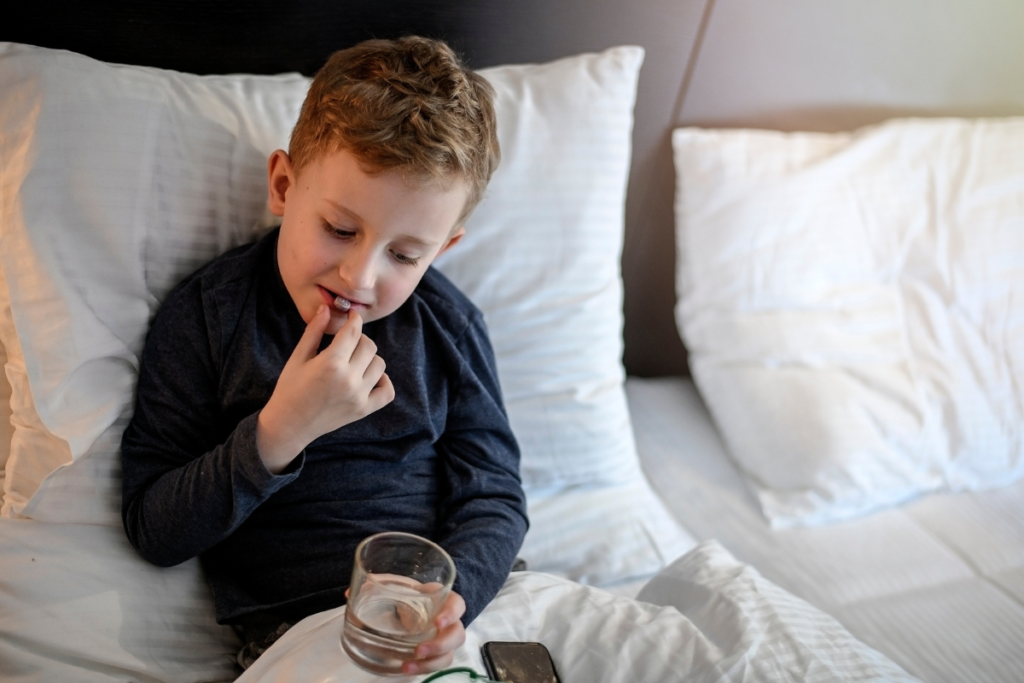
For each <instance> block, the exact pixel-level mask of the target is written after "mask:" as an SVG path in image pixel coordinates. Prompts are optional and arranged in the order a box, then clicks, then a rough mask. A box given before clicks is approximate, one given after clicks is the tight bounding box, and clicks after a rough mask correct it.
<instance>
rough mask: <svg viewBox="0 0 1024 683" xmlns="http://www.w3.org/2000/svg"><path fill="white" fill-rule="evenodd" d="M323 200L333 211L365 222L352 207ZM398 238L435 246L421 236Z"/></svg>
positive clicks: (423, 245)
mask: <svg viewBox="0 0 1024 683" xmlns="http://www.w3.org/2000/svg"><path fill="white" fill-rule="evenodd" d="M324 201H325V202H327V203H328V204H330V205H331V206H332V207H334V210H335V211H338V212H339V213H343V214H345V215H346V216H348V217H349V218H351V219H353V220H354V221H356V222H357V223H360V224H362V223H365V222H366V221H364V220H363V217H362V216H360V215H359V214H358V213H356V212H355V211H353V210H352V209H349V208H348V207H345V206H342V205H341V204H339V203H338V202H336V201H334V200H333V199H325V200H324ZM398 239H399V240H400V241H403V242H412V243H414V244H418V245H420V246H422V247H426V248H430V247H434V246H436V243H435V242H428V241H427V240H425V239H423V238H421V237H417V236H415V235H399V237H398Z"/></svg>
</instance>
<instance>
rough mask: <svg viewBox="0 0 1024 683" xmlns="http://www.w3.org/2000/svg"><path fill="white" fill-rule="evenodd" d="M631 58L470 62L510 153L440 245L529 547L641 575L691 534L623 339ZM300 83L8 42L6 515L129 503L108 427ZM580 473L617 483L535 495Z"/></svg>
mask: <svg viewBox="0 0 1024 683" xmlns="http://www.w3.org/2000/svg"><path fill="white" fill-rule="evenodd" d="M642 58H643V51H642V50H641V49H640V48H636V47H622V48H614V49H611V50H608V51H606V52H603V53H600V54H590V55H581V56H578V57H573V58H568V59H564V60H559V61H557V62H553V63H551V64H545V65H526V66H515V67H500V68H496V69H488V70H485V71H484V72H483V74H484V75H485V76H486V77H487V78H488V79H489V80H490V81H491V82H492V83H493V84H494V86H495V88H496V90H497V92H498V99H497V103H496V104H497V110H498V118H499V135H500V137H501V143H502V151H503V161H502V165H501V167H500V169H499V171H498V173H497V175H496V177H495V178H494V181H493V182H492V184H491V186H490V187H489V189H488V194H487V197H486V198H485V200H484V203H483V204H482V205H481V206H480V207H479V209H478V211H477V212H476V214H475V215H474V216H473V218H472V220H471V224H470V225H469V226H468V235H467V237H466V239H464V240H463V242H462V243H461V244H460V245H459V248H458V250H453V251H452V252H450V254H451V256H450V257H448V256H447V255H446V257H445V259H444V260H443V261H441V262H440V263H439V264H438V266H439V267H440V268H442V269H443V270H444V271H445V272H446V273H448V274H449V275H450V276H451V277H452V279H453V280H455V282H456V283H457V284H459V285H460V286H461V287H462V288H463V289H464V291H466V293H467V294H468V295H469V296H470V297H471V298H473V299H474V300H475V301H476V302H477V303H478V304H479V305H480V307H481V308H482V310H483V311H484V313H485V315H486V317H487V321H488V324H489V326H490V328H491V336H492V341H493V343H494V347H495V350H496V355H497V361H498V368H499V372H500V375H501V381H502V385H503V388H504V391H505V393H506V398H507V403H508V410H509V415H510V419H511V422H512V426H513V429H514V430H515V432H516V435H517V437H518V438H519V440H520V442H521V444H522V450H523V460H522V467H523V474H524V484H525V487H526V489H527V494H528V497H529V499H530V504H531V512H535V513H536V514H535V515H534V520H533V522H534V523H533V528H532V529H531V533H530V536H529V537H528V539H527V542H526V547H525V548H524V551H523V552H524V555H525V556H526V558H527V559H528V561H530V562H531V565H532V566H534V567H536V568H538V569H542V568H543V569H550V570H554V571H559V572H560V573H563V574H565V575H567V576H572V577H573V578H581V579H587V580H591V581H597V582H607V581H612V580H619V579H623V578H629V577H633V576H641V575H649V574H651V573H653V572H655V571H657V570H658V569H659V568H660V567H661V566H663V565H664V563H665V562H666V561H667V560H671V559H672V558H673V557H675V556H676V555H677V554H678V553H679V552H682V551H683V550H685V549H686V548H687V547H689V545H690V544H691V543H692V541H691V540H690V539H689V537H688V536H687V535H686V534H684V533H683V532H682V531H681V530H680V529H679V527H678V525H677V524H676V523H675V522H673V521H672V520H671V518H670V517H669V515H668V514H667V513H666V512H665V510H664V509H663V507H662V506H661V504H660V503H658V502H657V500H656V498H655V497H654V495H653V493H651V491H650V488H649V487H648V485H647V483H646V480H644V479H643V477H642V474H641V472H640V469H639V465H638V461H637V457H636V453H635V449H634V445H633V440H632V432H631V427H630V423H629V418H628V413H627V408H626V403H625V399H624V393H623V390H622V381H623V370H622V366H621V363H620V361H619V358H620V356H621V326H622V318H621V279H620V276H619V270H618V262H619V254H620V250H621V243H622V231H623V204H624V194H625V187H626V178H627V173H628V167H629V158H630V136H631V130H632V107H633V101H634V96H635V90H636V82H637V76H638V72H639V68H640V64H641V62H642ZM307 87H308V80H307V79H305V78H303V77H301V76H298V75H294V74H292V75H282V76H202V77H200V76H195V75H190V74H181V73H175V72H170V71H163V70H158V69H148V68H138V67H131V66H114V65H109V64H104V63H101V62H97V61H95V60H92V59H88V58H86V57H83V56H80V55H75V54H72V53H68V52H62V51H55V50H46V49H41V48H34V47H29V46H24V45H13V44H0V97H2V98H3V99H2V103H3V106H2V107H0V131H2V135H0V187H2V188H3V191H4V192H5V195H4V201H3V202H2V204H0V211H2V214H0V223H2V225H3V231H2V233H0V276H2V278H3V280H2V281H0V343H2V344H3V345H4V346H5V348H6V350H7V353H8V360H7V363H6V370H7V376H8V377H10V378H11V383H12V386H13V399H12V405H13V406H14V419H13V421H14V424H15V433H14V437H13V440H12V444H11V455H10V458H9V460H8V463H7V467H6V475H7V477H6V482H5V495H4V506H3V514H4V515H6V516H24V517H31V518H35V519H41V520H49V521H61V522H69V521H78V522H92V523H104V524H120V481H119V474H120V473H119V469H120V468H119V456H118V447H119V441H120V435H121V432H122V431H123V429H124V427H125V425H126V423H127V420H128V418H129V415H130V410H131V401H132V392H133V388H134V383H135V377H136V372H137V366H138V356H139V352H140V349H141V346H142V343H143V339H144V335H145V332H146V330H147V327H148V324H149V321H150V320H151V318H152V316H153V314H154V312H155V311H156V309H157V307H158V306H159V303H160V301H161V299H162V298H163V296H164V295H165V294H166V293H167V291H168V290H169V289H170V288H171V287H172V286H173V285H174V284H175V283H176V282H177V281H179V280H180V279H181V278H183V277H184V276H185V275H187V274H188V273H190V272H192V271H193V270H194V269H195V268H196V267H198V266H199V265H200V264H202V263H204V262H206V261H208V260H209V259H210V258H212V257H213V256H215V255H217V254H219V253H221V252H222V251H224V250H226V249H227V248H229V247H231V246H233V245H236V244H239V243H242V242H246V241H249V240H252V239H253V238H255V237H256V236H258V235H259V234H261V233H262V232H264V231H265V230H266V229H267V228H268V227H270V226H271V225H272V224H273V217H272V216H269V215H268V214H267V213H266V210H265V201H266V198H265V195H266V179H265V163H266V157H267V155H268V154H269V153H270V152H271V151H272V150H274V149H276V148H279V147H286V145H287V138H288V135H289V133H290V131H291V127H292V125H293V123H294V120H295V118H296V116H297V112H298V109H299V106H300V104H301V102H302V99H303V97H304V95H305V91H306V88H307ZM4 283H6V286H5V284H4ZM594 487H603V488H601V489H600V490H602V491H605V492H606V494H607V496H608V497H612V498H616V499H617V500H619V501H622V502H625V501H628V502H629V504H623V505H619V506H617V507H616V514H614V515H609V514H607V510H602V509H601V508H600V507H596V508H595V506H593V505H592V504H588V505H583V504H575V505H573V504H568V505H567V504H563V505H561V506H554V505H550V504H546V501H548V499H549V498H551V496H553V495H557V496H566V497H567V500H570V502H572V501H575V502H577V503H579V502H580V501H589V500H591V499H592V498H593V493H592V490H593V489H594ZM559 500H562V499H561V498H560V499H559ZM538 504H539V505H538ZM546 510H558V514H554V513H552V514H548V515H545V511H546ZM567 512H571V514H566V513H567ZM597 528H600V529H601V533H603V534H604V536H603V537H601V540H602V541H603V542H606V543H608V544H609V545H610V546H611V547H614V548H622V549H623V550H622V551H621V552H620V553H619V554H614V553H613V554H607V553H603V552H602V553H597V552H591V553H589V555H587V554H586V553H583V552H582V550H583V548H582V547H581V548H579V549H577V551H576V553H575V555H574V556H575V557H583V556H587V557H588V558H589V559H588V562H589V564H588V566H586V567H583V566H579V563H578V562H576V561H575V560H569V559H567V557H568V556H567V554H566V553H563V552H559V551H560V550H562V549H561V548H559V547H557V545H553V544H551V543H550V542H545V541H544V539H543V536H544V535H545V534H549V533H553V534H555V535H557V536H559V537H561V538H563V539H570V538H571V539H572V540H573V541H574V542H580V543H586V542H588V541H590V542H594V543H596V542H597V541H598V538H599V536H598V534H597V532H596V531H595V529H597ZM637 539H641V540H639V541H638V540H637ZM645 539H646V540H645Z"/></svg>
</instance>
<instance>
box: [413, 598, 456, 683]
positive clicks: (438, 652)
mask: <svg viewBox="0 0 1024 683" xmlns="http://www.w3.org/2000/svg"><path fill="white" fill-rule="evenodd" d="M465 612H466V601H465V600H463V599H462V596H461V595H459V594H458V593H456V592H455V591H451V592H450V593H448V599H447V600H445V603H444V605H443V606H442V607H441V611H440V613H438V615H437V618H435V619H434V625H435V626H436V627H437V634H435V635H434V637H433V638H431V639H430V640H426V641H424V642H422V643H420V644H419V645H417V646H416V659H414V660H412V661H409V662H406V663H405V664H403V665H402V673H404V674H409V675H413V674H422V673H427V672H430V671H440V670H441V669H443V668H445V667H448V666H451V663H452V660H453V659H454V658H455V650H457V649H458V648H459V647H460V646H461V645H462V644H463V643H464V642H466V628H465V627H464V626H463V625H462V622H461V621H460V620H459V619H460V618H461V617H462V615H463V614H464V613H465Z"/></svg>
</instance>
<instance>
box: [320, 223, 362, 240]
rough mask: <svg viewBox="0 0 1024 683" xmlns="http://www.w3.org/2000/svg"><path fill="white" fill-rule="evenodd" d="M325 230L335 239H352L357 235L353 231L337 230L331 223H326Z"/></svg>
mask: <svg viewBox="0 0 1024 683" xmlns="http://www.w3.org/2000/svg"><path fill="white" fill-rule="evenodd" d="M324 230H325V231H326V232H327V233H328V234H330V235H334V236H335V237H351V236H352V235H354V234H355V233H354V232H352V231H351V230H345V229H343V228H336V227H334V226H333V225H331V224H330V223H328V222H326V221H324Z"/></svg>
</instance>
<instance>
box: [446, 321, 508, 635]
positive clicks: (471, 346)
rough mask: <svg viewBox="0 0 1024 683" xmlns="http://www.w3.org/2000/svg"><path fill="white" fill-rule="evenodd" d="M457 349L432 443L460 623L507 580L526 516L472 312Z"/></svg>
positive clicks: (489, 355)
mask: <svg viewBox="0 0 1024 683" xmlns="http://www.w3.org/2000/svg"><path fill="white" fill-rule="evenodd" d="M459 348H460V350H461V351H462V354H463V358H464V360H465V361H466V365H465V366H464V367H463V372H462V376H461V377H460V383H459V385H457V386H456V394H455V396H454V397H453V398H452V399H451V405H450V408H449V415H448V423H447V427H446V429H445V434H444V436H443V437H442V440H441V442H440V443H439V447H440V448H441V451H442V453H443V456H444V465H445V469H444V472H445V476H446V481H445V482H444V484H445V485H446V496H445V498H444V499H443V500H442V504H441V510H440V512H441V527H440V537H439V543H440V544H441V546H442V547H444V548H445V550H447V551H448V552H449V554H451V556H452V558H453V559H454V560H455V564H456V567H457V568H458V576H457V578H456V581H455V586H454V590H455V591H456V592H458V593H459V594H460V595H461V596H462V597H463V599H464V600H465V601H466V613H465V615H464V616H463V618H462V621H463V623H465V624H466V625H468V624H469V623H470V622H472V621H473V619H475V618H476V616H477V615H478V614H479V613H480V611H481V610H483V608H484V607H486V606H487V604H488V603H489V602H490V601H491V600H492V599H493V598H494V596H495V595H496V594H497V593H498V591H499V590H500V589H501V587H502V585H503V584H504V582H505V579H506V578H508V574H509V571H510V570H511V568H512V562H513V561H514V560H515V556H516V553H517V552H519V548H520V547H521V546H522V542H523V537H524V535H525V534H526V529H527V527H528V522H527V518H526V496H525V495H524V493H523V488H522V484H521V481H520V477H519V447H518V445H517V444H516V440H515V437H514V436H513V435H512V430H511V427H510V426H509V423H508V418H507V416H506V413H505V408H504V404H503V403H502V398H501V389H500V386H499V384H498V376H497V369H496V365H495V361H494V352H493V350H492V348H491V344H490V340H489V339H488V337H487V331H486V328H485V327H484V323H483V320H482V318H481V317H480V316H479V315H477V316H476V317H475V318H474V320H473V321H472V322H471V323H470V325H469V327H468V328H467V330H466V332H465V333H464V334H463V335H462V338H461V339H460V341H459Z"/></svg>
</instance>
